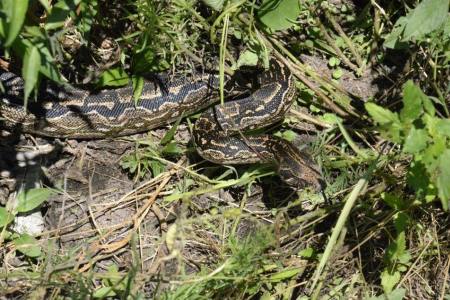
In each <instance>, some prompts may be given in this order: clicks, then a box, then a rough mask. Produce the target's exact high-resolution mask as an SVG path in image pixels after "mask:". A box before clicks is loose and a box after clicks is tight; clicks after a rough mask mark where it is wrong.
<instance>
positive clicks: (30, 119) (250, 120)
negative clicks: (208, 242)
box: [0, 60, 321, 190]
mask: <svg viewBox="0 0 450 300" xmlns="http://www.w3.org/2000/svg"><path fill="white" fill-rule="evenodd" d="M227 78H228V77H227ZM219 80H220V79H219V75H218V74H215V73H212V72H201V73H199V74H195V75H193V76H170V75H169V74H158V77H157V80H156V82H155V80H153V81H146V82H145V83H144V85H143V89H142V93H141V96H140V98H139V100H138V101H137V102H135V101H133V100H132V97H133V96H132V95H133V87H132V86H131V85H130V86H125V87H121V88H116V89H102V90H98V91H90V90H86V89H79V88H76V87H73V86H56V85H53V84H47V85H46V86H45V87H44V88H41V89H39V91H38V93H37V99H38V100H39V101H30V103H28V105H27V107H26V108H25V107H24V105H23V96H24V80H23V79H22V78H21V77H20V76H18V75H16V74H14V73H11V72H7V71H0V83H1V88H2V89H0V91H1V90H3V91H2V92H1V95H0V125H1V126H2V127H4V128H5V129H7V130H10V131H18V132H24V133H30V134H34V135H38V136H44V137H50V138H74V139H98V138H112V137H118V136H126V135H131V134H135V133H139V132H144V131H148V130H151V129H154V128H157V127H161V126H164V125H167V124H170V123H172V122H174V121H176V120H178V119H179V118H181V117H183V116H189V115H192V114H194V113H197V112H200V111H203V112H202V113H201V114H200V116H199V117H198V119H197V120H196V122H195V124H194V127H193V140H194V143H195V145H196V149H197V152H198V153H199V154H200V156H201V157H203V158H204V159H206V160H208V161H211V162H213V163H217V164H227V165H228V164H230V165H234V164H253V163H274V164H275V166H276V169H277V173H278V174H279V176H280V177H281V179H282V180H283V181H284V182H285V183H287V184H288V185H289V186H291V187H295V188H305V187H313V188H314V189H316V190H318V189H320V187H321V180H320V173H319V171H318V168H317V166H316V164H315V163H314V162H313V160H312V159H311V157H310V156H309V155H308V154H306V153H304V152H303V151H300V150H299V149H298V148H297V147H296V146H294V145H293V144H292V143H291V142H288V141H287V140H285V139H282V138H280V137H276V136H274V135H270V134H248V132H250V133H251V132H254V131H256V129H259V128H264V127H267V126H269V125H272V124H275V123H277V122H279V121H281V120H282V119H283V118H284V116H285V114H286V112H287V111H288V109H289V108H290V106H291V104H292V102H293V99H294V97H295V94H296V93H295V91H296V88H295V82H294V78H293V75H292V74H291V73H290V71H289V69H288V68H287V67H285V66H284V65H283V64H281V63H280V62H278V61H277V60H272V61H271V63H270V68H269V70H268V71H265V72H261V74H259V76H258V82H259V88H258V89H256V90H255V91H254V92H253V93H251V94H250V95H248V96H246V97H243V98H240V99H237V100H233V101H227V102H224V103H222V104H217V102H218V99H219V98H220V97H219V92H218V90H219ZM227 81H228V79H227Z"/></svg>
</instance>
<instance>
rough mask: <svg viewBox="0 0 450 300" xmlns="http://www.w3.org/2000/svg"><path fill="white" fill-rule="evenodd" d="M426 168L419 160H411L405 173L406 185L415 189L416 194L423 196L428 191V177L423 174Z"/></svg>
mask: <svg viewBox="0 0 450 300" xmlns="http://www.w3.org/2000/svg"><path fill="white" fill-rule="evenodd" d="M426 172H427V170H426V168H425V166H424V164H423V163H422V162H421V161H413V162H412V163H411V166H410V167H409V170H408V173H407V177H406V178H407V183H408V186H409V187H411V188H412V189H414V190H415V191H416V194H417V195H418V196H419V197H421V198H423V197H425V196H426V195H427V194H428V193H429V186H430V178H429V177H428V176H424V174H426Z"/></svg>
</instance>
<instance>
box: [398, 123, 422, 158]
mask: <svg viewBox="0 0 450 300" xmlns="http://www.w3.org/2000/svg"><path fill="white" fill-rule="evenodd" d="M427 142H428V133H427V131H426V130H425V129H417V128H416V127H412V128H411V130H410V131H409V134H408V136H407V137H406V139H405V143H404V145H403V151H404V152H406V153H411V154H414V153H417V152H420V151H422V150H423V149H425V148H426V147H427Z"/></svg>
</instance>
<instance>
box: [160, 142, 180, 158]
mask: <svg viewBox="0 0 450 300" xmlns="http://www.w3.org/2000/svg"><path fill="white" fill-rule="evenodd" d="M161 152H162V153H163V154H169V155H179V154H181V153H183V150H182V149H181V148H180V147H178V145H177V143H175V142H171V143H168V144H167V145H165V146H164V148H163V149H162V151H161Z"/></svg>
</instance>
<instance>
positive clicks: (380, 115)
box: [365, 102, 400, 125]
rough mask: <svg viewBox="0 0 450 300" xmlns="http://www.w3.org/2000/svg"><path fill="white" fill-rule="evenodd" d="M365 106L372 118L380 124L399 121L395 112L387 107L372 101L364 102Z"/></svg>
mask: <svg viewBox="0 0 450 300" xmlns="http://www.w3.org/2000/svg"><path fill="white" fill-rule="evenodd" d="M365 108H366V110H367V112H368V113H369V115H370V116H371V117H372V119H373V120H374V121H375V122H376V123H378V124H380V125H386V124H392V123H400V120H399V118H398V115H397V113H393V112H392V111H390V110H389V109H386V108H383V107H381V106H379V105H376V104H375V103H372V102H368V103H366V104H365Z"/></svg>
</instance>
